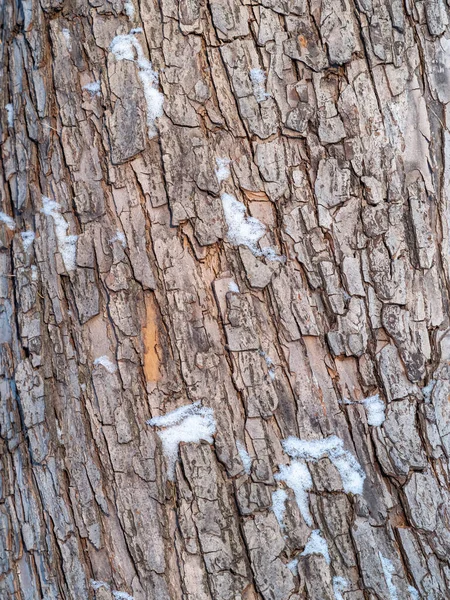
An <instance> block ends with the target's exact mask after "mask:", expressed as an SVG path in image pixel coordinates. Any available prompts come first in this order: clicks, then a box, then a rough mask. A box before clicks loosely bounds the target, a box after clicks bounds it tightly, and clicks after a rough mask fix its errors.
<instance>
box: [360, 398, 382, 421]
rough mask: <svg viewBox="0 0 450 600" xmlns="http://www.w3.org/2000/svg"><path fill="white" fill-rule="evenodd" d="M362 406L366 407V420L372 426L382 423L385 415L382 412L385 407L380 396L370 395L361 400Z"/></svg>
mask: <svg viewBox="0 0 450 600" xmlns="http://www.w3.org/2000/svg"><path fill="white" fill-rule="evenodd" d="M362 403H363V404H364V408H365V409H366V414H367V422H368V423H369V425H372V426H373V427H380V425H383V423H384V420H385V419H386V415H385V413H384V411H385V409H386V407H385V405H384V402H383V400H381V398H380V396H379V395H378V394H376V395H375V396H370V397H369V398H366V399H365V400H363V401H362Z"/></svg>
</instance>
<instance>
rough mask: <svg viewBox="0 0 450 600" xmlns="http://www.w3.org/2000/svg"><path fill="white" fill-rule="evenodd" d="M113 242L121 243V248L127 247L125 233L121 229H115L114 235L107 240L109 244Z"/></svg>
mask: <svg viewBox="0 0 450 600" xmlns="http://www.w3.org/2000/svg"><path fill="white" fill-rule="evenodd" d="M114 242H120V243H121V244H122V248H126V247H127V240H126V237H125V234H124V233H122V231H119V230H117V231H116V235H115V236H114V237H112V238H111V239H110V240H109V243H110V244H113V243H114Z"/></svg>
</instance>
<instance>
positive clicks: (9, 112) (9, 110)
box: [5, 103, 14, 127]
mask: <svg viewBox="0 0 450 600" xmlns="http://www.w3.org/2000/svg"><path fill="white" fill-rule="evenodd" d="M5 110H6V119H7V122H8V127H14V106H13V105H12V104H11V103H9V104H7V105H6V106H5Z"/></svg>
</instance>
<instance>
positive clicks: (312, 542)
mask: <svg viewBox="0 0 450 600" xmlns="http://www.w3.org/2000/svg"><path fill="white" fill-rule="evenodd" d="M310 554H321V555H322V556H323V557H325V560H326V561H327V564H330V554H329V552H328V544H327V540H326V539H325V538H323V537H322V533H321V531H320V529H314V531H312V532H311V535H310V536H309V539H308V541H307V543H306V546H305V549H304V550H303V552H302V553H301V554H300V556H309V555H310Z"/></svg>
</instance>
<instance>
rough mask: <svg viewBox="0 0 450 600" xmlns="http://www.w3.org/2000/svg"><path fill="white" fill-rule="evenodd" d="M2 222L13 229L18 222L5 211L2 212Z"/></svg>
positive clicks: (0, 216) (0, 217) (0, 213)
mask: <svg viewBox="0 0 450 600" xmlns="http://www.w3.org/2000/svg"><path fill="white" fill-rule="evenodd" d="M0 223H4V224H5V225H6V227H7V228H8V229H11V231H14V229H15V228H16V222H15V221H14V219H13V218H12V217H10V216H9V215H7V214H6V213H4V212H0Z"/></svg>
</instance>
